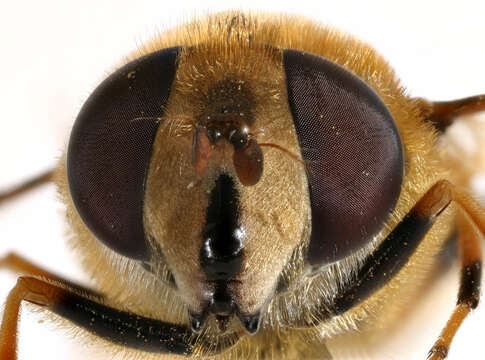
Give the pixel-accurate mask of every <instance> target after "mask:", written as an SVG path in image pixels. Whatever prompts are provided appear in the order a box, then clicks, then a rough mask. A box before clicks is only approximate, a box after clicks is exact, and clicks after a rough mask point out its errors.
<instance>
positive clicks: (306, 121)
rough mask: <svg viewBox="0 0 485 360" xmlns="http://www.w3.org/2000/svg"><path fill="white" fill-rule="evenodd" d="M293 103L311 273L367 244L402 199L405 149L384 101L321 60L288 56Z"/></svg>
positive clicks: (290, 53)
mask: <svg viewBox="0 0 485 360" xmlns="http://www.w3.org/2000/svg"><path fill="white" fill-rule="evenodd" d="M283 58H284V68H285V72H286V81H287V87H288V99H289V104H290V108H291V112H292V115H293V120H294V125H295V129H296V133H297V136H298V141H299V144H300V147H301V154H302V157H303V160H304V162H305V165H306V170H307V177H308V186H309V193H310V201H311V218H312V224H311V227H312V230H311V236H310V243H309V247H308V253H307V260H308V262H309V264H310V265H311V266H312V267H313V268H318V267H319V266H322V265H325V264H329V263H332V262H335V261H337V260H340V259H342V258H344V257H346V256H348V255H349V254H351V253H353V252H355V251H356V250H358V249H360V248H362V247H363V246H364V245H366V244H367V243H368V242H369V241H370V240H371V239H372V237H373V236H374V235H375V234H376V233H377V232H378V231H379V230H380V229H381V228H382V226H383V224H384V222H385V221H386V220H387V218H388V216H389V214H390V213H391V211H392V210H393V208H394V206H395V204H396V201H397V199H398V197H399V193H400V188H401V183H402V178H403V153H402V144H401V140H400V137H399V133H398V131H397V128H396V125H395V123H394V120H393V118H392V116H391V114H390V112H389V110H388V109H387V107H386V106H385V104H384V103H383V102H382V100H381V99H380V97H379V96H378V95H377V94H376V93H375V92H374V91H373V90H372V89H371V88H370V87H369V86H368V85H367V84H366V83H365V82H364V81H362V80H361V79H359V78H358V77H357V76H355V75H354V74H352V73H351V72H349V71H348V70H346V69H344V68H343V67H341V66H339V65H337V64H335V63H333V62H331V61H329V60H327V59H324V58H322V57H320V56H316V55H312V54H309V53H304V52H301V51H296V50H285V51H284V57H283Z"/></svg>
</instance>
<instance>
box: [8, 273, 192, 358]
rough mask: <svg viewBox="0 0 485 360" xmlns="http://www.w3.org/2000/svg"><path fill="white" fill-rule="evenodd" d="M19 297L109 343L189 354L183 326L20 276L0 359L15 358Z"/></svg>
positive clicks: (10, 303) (189, 340)
mask: <svg viewBox="0 0 485 360" xmlns="http://www.w3.org/2000/svg"><path fill="white" fill-rule="evenodd" d="M22 300H25V301H29V302H31V303H34V304H37V305H39V306H42V307H44V308H46V309H48V310H50V311H52V312H54V313H56V314H58V315H60V316H63V317H65V318H67V319H69V320H71V321H72V322H73V323H74V324H76V325H78V326H80V327H82V328H84V329H86V330H88V331H90V332H92V333H94V334H95V335H97V336H100V337H102V338H104V339H105V340H108V341H110V342H113V343H116V344H119V345H123V346H127V347H131V348H135V349H139V350H143V351H149V352H159V353H170V354H179V355H190V354H191V353H192V351H193V350H194V345H195V337H194V336H192V333H191V331H190V329H189V328H188V327H187V326H184V325H179V324H170V323H165V322H162V321H159V320H155V319H149V318H145V317H141V316H137V315H135V314H131V313H128V312H123V311H120V310H117V309H114V308H110V307H108V306H106V305H103V304H102V303H101V299H100V298H95V297H93V296H87V295H86V296H83V295H79V294H77V293H74V292H72V291H70V290H67V289H65V288H63V287H61V286H59V285H54V284H51V283H49V282H46V281H43V280H39V279H36V278H32V277H20V278H19V279H18V281H17V284H16V285H15V287H14V288H13V289H12V290H11V291H10V293H9V295H8V297H7V301H6V304H5V309H4V314H3V319H2V325H1V328H0V359H2V360H14V359H16V358H17V355H16V347H17V325H18V320H19V309H20V303H21V301H22Z"/></svg>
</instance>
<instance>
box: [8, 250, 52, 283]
mask: <svg viewBox="0 0 485 360" xmlns="http://www.w3.org/2000/svg"><path fill="white" fill-rule="evenodd" d="M0 269H7V270H10V271H12V272H15V273H17V274H22V275H30V276H39V277H42V278H47V279H52V280H61V278H59V277H58V276H57V275H54V274H53V273H51V272H49V271H47V270H44V269H42V268H41V267H39V266H37V265H35V264H34V263H32V262H30V261H29V260H27V259H25V258H23V257H22V256H20V255H17V254H15V253H8V254H7V255H5V256H4V257H2V258H0Z"/></svg>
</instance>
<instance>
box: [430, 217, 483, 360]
mask: <svg viewBox="0 0 485 360" xmlns="http://www.w3.org/2000/svg"><path fill="white" fill-rule="evenodd" d="M479 238H480V234H479V233H478V232H477V231H476V228H475V226H474V225H473V223H472V222H471V221H470V219H468V218H467V217H466V216H465V215H463V214H459V240H458V241H459V247H460V251H461V278H460V290H459V291H458V301H457V304H456V307H455V310H454V311H453V313H452V314H451V316H450V318H449V320H448V322H447V323H446V326H445V327H444V329H443V330H442V331H441V334H440V336H439V338H438V340H436V342H435V343H434V345H433V347H432V348H431V350H430V351H429V353H428V358H429V359H431V360H440V359H444V358H446V356H447V354H448V349H449V347H450V344H451V341H452V340H453V337H454V336H455V334H456V332H457V330H458V328H459V327H460V326H461V323H462V322H463V320H464V319H465V317H466V316H467V315H468V314H469V313H470V311H471V310H472V309H475V308H476V307H477V305H478V301H479V299H480V280H481V275H482V259H481V258H482V256H481V255H482V254H481V251H482V250H481V247H480V243H479Z"/></svg>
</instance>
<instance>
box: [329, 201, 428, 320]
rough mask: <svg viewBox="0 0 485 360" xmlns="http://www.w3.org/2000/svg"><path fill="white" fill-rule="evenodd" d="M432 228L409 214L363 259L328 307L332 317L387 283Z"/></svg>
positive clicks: (417, 216) (356, 303)
mask: <svg viewBox="0 0 485 360" xmlns="http://www.w3.org/2000/svg"><path fill="white" fill-rule="evenodd" d="M432 225H433V221H431V220H430V219H429V218H424V217H423V216H422V215H421V214H419V213H418V212H417V211H416V210H415V209H413V210H412V211H411V212H409V213H408V214H407V215H406V216H405V217H404V219H403V220H402V221H401V222H400V223H399V224H398V225H397V226H396V228H395V229H394V230H393V231H392V232H391V233H390V234H389V236H388V237H387V238H386V239H385V240H384V241H383V242H382V243H381V245H380V246H379V247H378V248H377V249H376V250H375V251H374V252H373V253H372V254H371V255H370V256H369V257H368V258H367V259H366V261H365V263H364V265H363V266H362V268H361V269H359V272H358V274H357V275H356V277H355V281H354V282H353V283H351V284H350V285H349V286H348V287H347V288H346V289H344V290H343V292H342V293H340V294H338V295H337V297H336V298H335V300H334V302H333V306H332V310H333V313H334V314H335V315H338V314H342V313H344V312H346V311H347V310H349V309H350V308H352V307H354V306H356V305H358V304H360V303H361V302H363V301H364V300H366V299H367V298H368V297H369V296H370V295H372V294H373V293H375V292H376V291H377V290H379V289H380V288H382V287H383V286H384V285H385V284H386V283H387V282H389V281H390V280H391V279H392V278H393V277H394V276H395V275H396V274H397V273H398V272H399V270H401V268H402V267H403V266H404V265H405V264H406V263H407V262H408V260H409V258H410V257H411V255H412V254H413V253H414V251H415V250H416V248H417V247H418V245H419V244H420V243H421V240H422V239H423V238H424V236H425V235H426V233H427V232H428V230H429V229H430V228H431V226H432Z"/></svg>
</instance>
